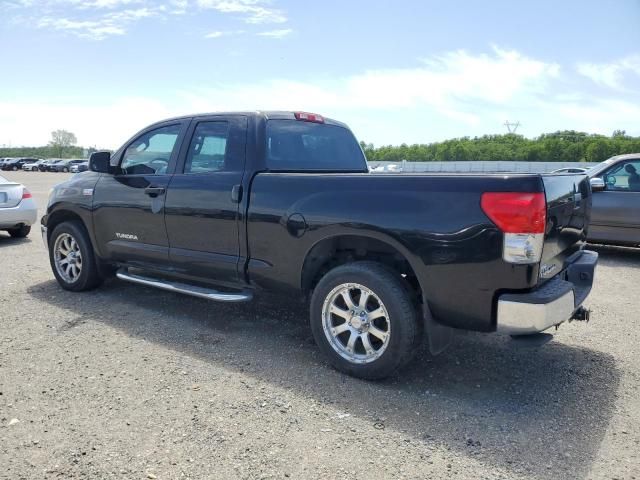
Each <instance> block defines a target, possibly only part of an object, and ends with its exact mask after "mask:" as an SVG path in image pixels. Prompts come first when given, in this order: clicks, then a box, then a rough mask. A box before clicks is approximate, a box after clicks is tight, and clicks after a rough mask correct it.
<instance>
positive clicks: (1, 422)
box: [0, 172, 640, 479]
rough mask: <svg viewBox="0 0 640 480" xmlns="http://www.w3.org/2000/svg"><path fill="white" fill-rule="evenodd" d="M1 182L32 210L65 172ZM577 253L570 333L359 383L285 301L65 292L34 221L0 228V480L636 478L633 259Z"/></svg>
mask: <svg viewBox="0 0 640 480" xmlns="http://www.w3.org/2000/svg"><path fill="white" fill-rule="evenodd" d="M2 174H3V175H4V176H6V177H8V178H11V179H15V180H18V181H20V182H23V183H24V184H25V185H26V186H27V187H28V188H29V189H31V191H32V192H33V193H34V196H35V198H36V200H37V202H38V205H39V206H40V207H41V208H43V207H44V206H45V205H46V196H47V193H48V190H49V189H50V188H51V186H52V185H53V184H54V183H57V182H58V181H61V180H62V179H64V178H66V176H67V175H64V174H54V173H47V174H45V173H29V172H24V173H23V172H17V173H13V172H2ZM41 213H42V212H41ZM596 249H597V250H598V251H599V252H600V255H601V256H600V266H599V267H598V273H597V278H596V286H595V288H594V290H593V292H592V294H591V297H590V298H589V300H588V306H589V307H591V308H592V310H593V315H592V321H591V322H590V323H589V324H584V323H579V322H576V323H572V324H567V325H563V326H562V327H561V328H560V329H559V330H558V332H557V334H555V336H554V337H553V339H552V340H551V341H549V342H548V343H547V344H546V345H544V346H540V345H536V344H532V343H524V344H523V343H522V342H516V341H513V340H511V339H510V338H508V337H501V336H498V335H483V334H473V333H464V332H460V333H459V334H458V335H457V336H456V338H455V341H454V344H453V345H452V346H451V348H450V349H449V350H448V351H446V352H445V353H444V354H442V355H440V356H438V357H435V358H434V357H430V356H428V355H426V354H424V353H423V354H421V355H420V358H419V359H418V360H417V361H416V362H415V363H414V364H412V366H410V367H409V368H408V369H407V370H405V371H404V372H402V373H401V374H400V375H398V376H397V377H395V378H392V379H389V380H387V381H384V382H365V381H360V380H356V379H353V378H349V377H346V376H343V375H341V374H339V373H337V372H335V371H333V370H332V369H331V368H329V367H328V366H327V365H326V364H325V363H324V361H323V359H322V357H321V356H320V354H319V353H318V351H317V349H316V347H315V346H314V344H313V342H312V340H311V336H310V332H309V330H308V328H307V325H306V323H307V312H306V308H305V306H304V305H301V304H298V303H295V302H293V301H292V299H290V298H270V297H269V298H267V297H262V298H258V299H257V300H256V301H255V302H253V303H251V304H247V305H225V304H216V303H210V302H207V301H205V300H199V299H194V298H190V297H185V296H179V295H177V294H170V293H166V292H160V291H157V290H152V289H148V288H144V287H140V286H136V285H133V284H126V283H124V282H121V281H117V280H112V281H109V282H108V283H106V284H105V285H104V286H103V287H102V288H100V289H98V290H95V291H92V292H88V293H81V294H74V293H70V292H66V291H64V290H62V289H60V288H59V287H58V285H57V284H56V282H55V281H54V279H53V275H52V273H51V271H50V268H49V264H48V260H47V255H46V253H45V251H44V248H43V246H42V242H41V240H40V233H39V231H38V229H37V226H36V229H34V231H33V232H32V234H31V236H30V237H29V238H28V239H26V240H14V239H11V238H9V237H8V236H7V235H6V234H4V233H0V285H1V286H2V288H1V289H0V319H1V324H0V325H1V327H2V330H1V332H0V477H1V478H7V479H21V478H101V479H102V478H132V479H144V478H158V479H170V478H193V479H201V478H251V479H253V478H302V479H312V478H368V479H377V478H429V479H439V478H474V479H479V478H487V479H489V478H504V479H520V478H523V479H524V478H536V479H538V478H554V479H565V478H566V479H569V478H571V479H573V478H589V479H591V478H593V479H600V478H607V479H614V478H617V479H635V478H638V479H640V422H639V419H640V390H639V385H640V375H639V374H640V356H639V355H638V352H639V347H638V345H639V344H640V334H639V333H638V323H639V322H640V314H639V313H638V304H637V302H638V298H640V268H639V267H640V251H636V250H632V249H619V248H605V247H600V248H596Z"/></svg>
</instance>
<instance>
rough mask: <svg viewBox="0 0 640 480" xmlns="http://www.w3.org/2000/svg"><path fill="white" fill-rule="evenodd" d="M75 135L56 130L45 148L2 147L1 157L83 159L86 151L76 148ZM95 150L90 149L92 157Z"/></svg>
mask: <svg viewBox="0 0 640 480" xmlns="http://www.w3.org/2000/svg"><path fill="white" fill-rule="evenodd" d="M77 142H78V140H77V138H76V136H75V134H73V133H72V132H69V131H67V130H54V131H53V132H51V140H50V141H49V143H48V144H47V145H46V146H44V147H13V148H12V147H7V148H4V147H0V157H11V158H19V157H29V158H82V157H83V156H84V152H85V149H84V148H82V147H78V146H76V143H77ZM94 151H95V149H94V148H90V149H88V154H89V155H90V154H91V153H92V152H94Z"/></svg>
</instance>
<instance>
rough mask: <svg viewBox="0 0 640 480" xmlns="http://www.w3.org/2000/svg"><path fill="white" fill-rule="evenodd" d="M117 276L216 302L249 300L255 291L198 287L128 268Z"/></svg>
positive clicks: (122, 269) (121, 270) (128, 280)
mask: <svg viewBox="0 0 640 480" xmlns="http://www.w3.org/2000/svg"><path fill="white" fill-rule="evenodd" d="M116 276H117V277H118V278H119V279H120V280H126V281H127V282H132V283H138V284H140V285H145V286H147V287H155V288H160V289H161V290H167V291H169V292H177V293H184V294H185V295H191V296H192V297H198V298H204V299H206V300H213V301H216V302H248V301H250V300H252V299H253V293H251V292H250V291H249V290H244V291H242V292H238V293H227V292H219V291H217V290H213V289H211V288H204V287H198V286H196V285H189V284H187V283H181V282H174V281H171V280H164V279H159V278H150V277H144V276H142V275H136V274H133V273H130V272H129V271H128V270H127V269H126V268H121V269H119V270H118V271H117V273H116Z"/></svg>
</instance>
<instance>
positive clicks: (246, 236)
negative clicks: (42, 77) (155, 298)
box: [43, 112, 591, 331]
mask: <svg viewBox="0 0 640 480" xmlns="http://www.w3.org/2000/svg"><path fill="white" fill-rule="evenodd" d="M275 115H276V116H277V115H285V114H275ZM267 117H268V116H267V115H266V114H260V113H251V112H247V113H242V114H220V115H213V116H211V115H208V116H201V117H184V118H181V119H177V120H172V121H166V122H163V123H160V124H156V125H154V126H150V127H148V129H146V130H149V129H151V128H155V127H157V126H159V125H164V124H167V123H169V122H173V123H175V122H181V123H182V124H183V130H182V133H181V136H180V140H179V143H180V146H179V147H177V150H176V152H175V154H174V155H173V156H172V159H171V165H170V168H169V170H168V171H167V173H166V174H164V175H150V176H145V175H129V176H126V175H124V176H123V175H118V174H114V175H112V174H96V173H93V172H85V173H82V174H78V175H76V176H74V177H73V178H72V179H70V180H69V181H67V182H65V183H63V184H61V185H59V186H58V187H57V188H56V192H55V195H54V197H53V200H54V201H52V202H51V204H50V205H49V208H48V211H47V215H46V216H45V217H44V218H43V223H44V224H45V225H47V224H49V225H52V224H54V223H55V218H56V216H59V215H62V214H63V213H61V212H74V214H76V215H77V216H78V217H80V218H81V219H82V221H83V222H84V223H85V225H86V227H87V230H88V231H89V232H90V236H91V238H92V241H93V243H94V246H95V248H96V253H97V255H98V257H99V259H100V260H101V261H105V262H117V263H120V264H126V265H135V266H142V267H143V268H148V269H151V270H162V271H165V272H172V271H173V272H175V273H176V274H180V275H185V276H190V277H197V278H200V279H202V280H203V281H209V282H211V281H214V282H216V283H221V284H223V285H226V286H236V287H242V288H246V287H255V288H264V289H269V290H279V291H284V292H289V291H297V290H299V289H301V288H302V287H303V274H302V272H303V266H304V264H305V260H306V258H307V255H308V254H309V252H310V251H311V250H312V249H313V248H314V246H317V245H318V244H319V243H320V242H322V241H324V240H328V239H331V238H335V237H338V236H358V237H366V238H370V239H376V240H378V241H380V242H384V243H385V244H387V245H388V246H390V247H393V249H395V250H396V251H397V252H399V253H400V254H401V255H402V256H403V257H404V258H405V259H406V260H407V262H408V263H409V265H410V266H411V268H412V270H413V272H414V273H415V275H416V277H417V279H418V281H419V283H420V287H421V289H422V293H423V298H425V299H427V301H428V304H429V307H430V308H431V311H432V313H433V314H434V317H435V318H436V320H437V321H439V322H440V323H442V324H446V325H449V326H452V327H457V328H463V329H469V330H477V331H493V330H495V305H496V298H497V296H498V295H499V294H501V293H505V292H526V291H528V290H530V289H532V288H533V287H535V286H536V285H537V284H539V283H540V282H541V281H544V280H545V279H544V278H543V279H541V280H539V272H540V265H541V264H542V265H545V264H555V263H557V264H559V265H562V263H563V262H564V261H565V260H566V259H567V258H568V257H569V256H570V255H571V254H572V253H573V252H575V251H576V250H577V249H580V248H581V246H582V243H583V241H584V238H585V236H586V227H587V224H588V221H589V214H590V201H591V199H590V188H589V184H588V182H587V180H586V177H585V176H584V175H552V176H541V175H517V174H514V175H504V174H501V175H452V174H433V175H397V174H391V175H379V174H369V173H367V172H366V166H365V165H363V171H362V172H360V173H348V172H340V173H331V172H313V173H309V172H307V173H301V172H270V171H268V169H267V166H266V165H265V161H264V155H265V154H264V150H265V147H264V145H265V138H264V130H265V123H266V120H267ZM212 119H227V120H229V121H231V122H232V123H233V124H234V125H235V127H234V128H236V129H237V131H236V134H238V135H237V136H236V137H234V138H235V140H234V142H235V143H234V145H236V147H237V150H236V153H237V155H238V159H239V162H240V163H241V164H242V165H243V167H242V168H238V169H237V171H230V172H220V173H213V174H206V175H186V174H183V173H182V166H183V163H184V154H185V149H186V147H187V144H188V142H189V141H190V135H191V133H192V132H193V129H194V126H195V124H196V123H197V122H199V121H205V120H208V121H211V120H212ZM335 124H336V125H339V124H338V123H337V122H336V123H335ZM134 138H135V137H134ZM126 145H127V144H125V146H126ZM123 149H124V147H123V148H122V149H120V150H119V151H118V152H116V153H115V154H114V155H113V156H112V164H113V165H114V168H116V166H117V158H118V157H119V156H121V155H122V151H123ZM114 159H115V160H114ZM148 186H161V187H164V188H165V189H166V193H164V194H162V195H158V196H157V197H155V198H151V197H150V196H149V195H147V194H145V191H144V190H145V188H146V187H148ZM87 188H88V189H93V188H95V192H94V194H93V195H92V196H87V195H85V194H83V193H82V191H83V189H87ZM232 191H233V192H234V194H233V196H232ZM487 191H493V192H501V191H502V192H544V193H545V195H546V198H547V201H548V216H547V220H548V222H547V232H546V240H545V245H544V250H543V259H542V262H541V264H531V265H515V264H510V263H507V262H505V261H504V260H503V259H502V250H503V234H502V232H501V231H500V230H499V229H498V228H497V227H496V226H495V225H494V224H493V223H492V222H491V221H490V220H489V219H488V218H487V216H486V215H485V214H484V213H483V211H482V209H481V207H480V199H481V195H482V193H483V192H487ZM239 192H240V194H238V193H239ZM58 218H59V217H58ZM116 232H121V233H126V234H132V235H135V236H136V237H137V239H136V240H130V239H127V238H118V237H117V236H116V235H115V233H116Z"/></svg>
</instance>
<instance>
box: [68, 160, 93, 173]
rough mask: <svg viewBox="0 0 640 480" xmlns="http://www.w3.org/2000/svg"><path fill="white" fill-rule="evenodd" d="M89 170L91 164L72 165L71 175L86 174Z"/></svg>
mask: <svg viewBox="0 0 640 480" xmlns="http://www.w3.org/2000/svg"><path fill="white" fill-rule="evenodd" d="M87 170H89V162H87V161H85V162H82V163H75V164H73V165H71V173H80V172H86V171H87Z"/></svg>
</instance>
